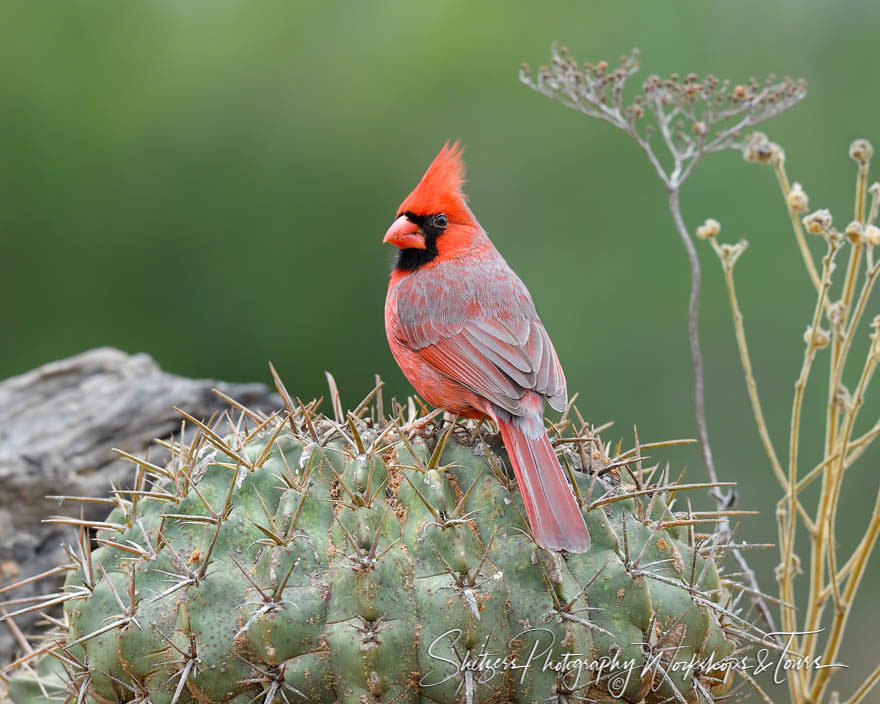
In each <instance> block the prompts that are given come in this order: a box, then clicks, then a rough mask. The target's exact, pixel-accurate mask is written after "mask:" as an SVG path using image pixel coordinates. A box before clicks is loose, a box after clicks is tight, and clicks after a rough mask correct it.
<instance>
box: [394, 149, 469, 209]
mask: <svg viewBox="0 0 880 704" xmlns="http://www.w3.org/2000/svg"><path fill="white" fill-rule="evenodd" d="M462 152H464V147H462V146H461V143H460V142H458V141H455V142H453V143H452V144H450V143H449V142H446V144H444V145H443V148H442V149H441V150H440V153H439V154H438V155H437V156H436V157H434V161H432V162H431V165H430V166H429V167H428V170H427V171H425V175H424V176H422V180H421V181H419V184H418V185H417V186H416V187H415V188H414V189H413V191H412V193H410V194H409V195H408V196H407V197H406V200H404V201H403V203H401V204H400V208H399V209H398V214H403V213H405V212H411V213H415V214H416V215H432V214H436V213H445V214H446V215H447V216H448V217H449V218H450V220H453V219H456V217H463V216H465V215H470V212H469V211H468V208H467V205H466V199H465V195H464V193H463V192H462V190H461V187H462V185H463V184H464V181H465V166H464V161H463V160H462V158H461V155H462Z"/></svg>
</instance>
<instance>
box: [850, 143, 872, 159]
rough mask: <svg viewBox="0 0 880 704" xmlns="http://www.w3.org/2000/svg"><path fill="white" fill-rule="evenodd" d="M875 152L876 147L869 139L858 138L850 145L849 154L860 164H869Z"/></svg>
mask: <svg viewBox="0 0 880 704" xmlns="http://www.w3.org/2000/svg"><path fill="white" fill-rule="evenodd" d="M873 154H874V147H873V146H872V145H871V143H870V142H869V141H868V140H867V139H857V140H855V141H854V142H853V143H852V144H850V145H849V155H850V157H851V158H853V159H855V160H856V161H857V162H859V163H860V164H867V163H868V162H869V161H870V160H871V156H872V155H873Z"/></svg>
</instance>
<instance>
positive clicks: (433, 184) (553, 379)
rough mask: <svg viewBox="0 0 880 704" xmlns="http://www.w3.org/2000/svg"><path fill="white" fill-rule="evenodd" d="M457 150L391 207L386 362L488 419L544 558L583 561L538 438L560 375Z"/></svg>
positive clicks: (572, 515)
mask: <svg viewBox="0 0 880 704" xmlns="http://www.w3.org/2000/svg"><path fill="white" fill-rule="evenodd" d="M461 152H462V149H461V147H460V145H459V143H458V142H456V143H454V144H452V145H450V144H449V143H447V144H446V145H445V146H444V147H443V149H441V150H440V153H439V154H438V155H437V157H436V158H435V159H434V161H433V162H432V163H431V165H430V166H429V167H428V170H427V171H426V172H425V175H424V176H423V177H422V180H421V181H420V182H419V184H418V185H417V186H416V188H415V190H413V192H412V193H410V194H409V195H408V196H407V197H406V200H404V201H403V203H402V204H401V205H400V208H399V209H398V212H397V219H396V220H395V221H394V223H393V224H392V225H391V227H390V228H388V231H387V232H386V233H385V238H384V240H383V241H384V242H389V243H391V244H393V245H395V246H396V247H398V248H399V252H398V253H397V260H396V263H395V265H394V269H393V271H392V272H391V281H390V282H389V284H388V294H387V297H386V299H385V332H386V334H387V335H388V344H389V345H390V346H391V352H392V354H393V355H394V359H395V360H396V361H397V363H398V364H399V365H400V368H401V370H402V371H403V373H404V374H405V375H406V377H407V379H409V381H410V383H411V384H412V385H413V386H414V387H415V389H416V391H417V392H418V393H419V394H420V395H421V396H422V397H423V398H425V400H427V401H428V402H429V403H430V404H431V405H433V406H436V407H438V408H444V409H446V410H447V411H450V412H452V413H455V414H458V415H459V416H463V417H466V418H485V417H489V418H491V419H492V420H493V421H494V422H495V423H496V425H497V426H498V428H499V429H500V430H501V436H502V438H503V440H504V445H505V447H506V448H507V452H508V454H509V456H510V460H511V463H512V464H513V471H514V474H515V475H516V480H517V483H518V485H519V488H520V491H521V492H522V497H523V501H524V503H525V507H526V513H527V514H528V518H529V525H530V526H531V530H532V534H533V536H534V538H535V541H536V542H537V543H538V545H540V546H541V547H544V548H547V549H549V550H567V551H569V552H586V551H587V550H588V549H589V547H590V534H589V533H588V532H587V527H586V524H585V523H584V518H583V515H582V513H581V510H580V508H579V507H578V505H577V501H576V500H575V497H574V495H573V494H572V491H571V488H570V487H569V485H568V483H567V481H566V478H565V475H564V474H563V472H562V468H561V467H560V465H559V460H558V459H557V458H556V454H555V453H554V451H553V446H552V445H551V444H550V439H549V438H548V437H547V431H546V430H545V429H544V404H545V403H549V404H550V406H551V407H552V408H555V409H556V410H558V411H561V410H563V409H564V408H565V405H566V403H567V398H568V396H567V393H566V389H565V376H564V375H563V373H562V367H561V366H560V364H559V359H558V358H557V356H556V350H554V349H553V343H552V342H550V338H549V337H548V335H547V332H546V331H545V330H544V326H543V325H542V324H541V321H540V319H539V318H538V314H537V313H536V312H535V306H534V304H533V303H532V297H531V296H530V295H529V292H528V290H527V289H526V287H525V285H524V284H523V282H522V281H520V280H519V277H517V275H516V274H514V273H513V270H512V269H511V268H510V267H509V266H508V265H507V262H505V261H504V259H503V258H502V256H501V254H499V252H498V250H497V249H495V247H494V245H493V244H492V242H491V241H490V240H489V237H488V236H487V235H486V232H485V231H484V230H483V228H482V227H480V224H479V223H478V222H477V220H476V218H475V217H474V215H473V213H471V211H470V209H469V208H468V206H467V203H466V200H465V196H464V193H463V192H462V190H461V188H462V184H463V183H464V162H463V161H462V158H461Z"/></svg>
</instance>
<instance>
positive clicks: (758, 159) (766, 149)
mask: <svg viewBox="0 0 880 704" xmlns="http://www.w3.org/2000/svg"><path fill="white" fill-rule="evenodd" d="M776 150H779V147H778V146H777V145H775V144H773V142H771V141H770V140H769V139H767V135H766V134H764V133H763V132H752V134H750V135H749V136H748V137H746V141H745V144H744V145H743V159H745V160H746V161H748V162H749V163H752V164H769V163H770V162H771V161H772V160H773V152H774V151H776ZM779 151H781V150H779Z"/></svg>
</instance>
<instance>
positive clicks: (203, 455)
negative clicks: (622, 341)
mask: <svg viewBox="0 0 880 704" xmlns="http://www.w3.org/2000/svg"><path fill="white" fill-rule="evenodd" d="M276 380H277V378H276ZM278 384H279V391H280V392H281V394H282V398H283V399H284V400H285V409H284V411H279V412H278V413H276V414H275V415H273V416H271V417H268V418H267V417H265V416H263V415H261V414H259V413H256V412H253V411H249V410H247V409H240V410H241V415H240V416H239V417H238V419H237V420H236V421H235V422H234V423H233V422H232V421H230V420H229V419H228V418H227V426H226V427H227V429H226V430H220V426H219V425H213V426H209V425H207V424H204V423H202V422H200V421H198V420H196V419H194V418H190V417H188V416H187V422H188V423H189V424H191V425H192V426H194V427H192V428H188V430H189V432H188V433H186V435H189V436H190V438H189V439H188V440H186V439H181V440H180V441H179V442H170V443H165V446H166V447H167V448H169V449H170V450H171V452H172V460H171V461H170V463H169V464H168V465H167V466H157V465H154V464H151V463H149V462H148V461H146V460H143V459H140V458H136V457H131V459H132V460H133V461H134V462H135V464H136V467H137V477H136V480H135V483H134V488H133V489H132V490H130V491H124V492H117V493H116V494H115V495H116V496H117V497H118V500H117V503H118V505H117V507H116V508H115V509H113V511H112V512H111V513H110V515H109V516H108V517H107V518H106V520H105V521H104V522H102V523H100V524H98V525H97V526H96V528H97V533H96V541H97V544H98V547H97V548H94V549H92V547H90V541H89V540H88V531H87V530H86V528H87V527H88V526H87V525H86V524H87V523H88V522H87V521H72V522H73V523H74V524H76V525H79V527H80V536H81V538H80V543H79V545H77V546H74V547H73V548H71V549H70V550H69V554H70V556H71V564H70V565H69V566H68V570H69V571H68V574H67V577H66V582H65V587H64V590H63V591H62V592H61V593H60V595H59V596H58V597H56V599H57V600H61V601H63V602H64V617H63V620H58V621H57V623H56V624H55V625H56V628H57V632H56V634H55V636H54V640H53V639H52V638H49V639H47V640H46V646H45V647H44V648H43V649H40V650H39V651H36V652H38V653H39V652H42V653H43V655H42V659H41V660H39V661H38V663H37V666H36V668H34V669H28V671H26V672H23V671H19V674H18V675H17V676H16V677H15V678H13V680H12V681H11V684H10V696H11V697H12V699H13V701H14V702H16V704H36V703H37V702H41V703H42V702H49V701H70V702H73V701H77V702H79V701H85V702H91V703H95V704H97V703H100V704H105V703H108V702H147V701H149V702H152V704H186V703H187V702H230V703H234V704H247V703H248V702H257V701H259V702H267V703H269V702H290V703H293V702H298V701H304V702H313V703H318V702H342V703H345V704H349V703H351V704H355V703H357V704H361V703H363V702H370V703H376V704H378V703H380V702H399V703H404V702H426V703H427V702H430V703H437V704H439V703H446V702H449V703H452V702H539V701H540V702H543V701H557V702H569V701H570V702H575V701H601V702H661V701H682V702H711V701H713V697H717V696H719V695H722V694H724V693H725V692H726V691H727V688H728V687H729V686H730V682H729V679H730V678H729V677H728V678H726V679H725V677H724V673H723V671H722V672H720V673H719V672H718V671H713V668H712V666H711V665H709V664H707V663H706V662H701V663H699V664H698V665H697V666H696V667H684V666H683V664H685V663H688V662H691V663H693V662H694V661H705V659H706V658H709V657H710V656H711V657H712V658H713V659H714V661H715V662H718V661H723V659H724V658H725V657H727V656H729V655H731V653H733V652H734V651H735V650H736V649H737V648H738V647H739V646H738V643H741V642H742V641H743V639H744V638H745V639H746V640H748V639H750V638H751V639H753V638H754V637H760V631H759V629H757V627H755V626H753V625H751V624H750V623H748V622H747V621H745V620H743V618H742V617H741V616H739V615H737V612H736V611H735V610H733V609H732V607H730V601H731V596H730V594H729V591H728V589H729V588H731V589H732V588H733V583H732V582H729V581H728V580H725V579H724V578H723V577H721V576H720V575H719V569H718V564H717V561H716V555H718V554H721V553H722V552H723V550H724V546H723V545H720V544H718V541H717V539H716V537H715V536H713V535H711V534H708V535H700V534H697V533H695V532H694V525H695V524H697V523H699V522H703V523H705V522H707V520H711V519H706V518H705V517H700V516H699V515H697V514H692V513H691V512H690V511H689V510H688V511H684V512H679V513H675V512H673V510H672V506H673V505H674V502H673V501H672V500H671V499H670V497H671V496H672V495H673V494H676V493H678V494H679V495H682V494H684V493H686V491H687V490H688V489H690V488H699V486H700V485H681V484H676V483H675V482H672V483H670V482H669V477H668V471H667V472H662V471H659V470H656V469H647V468H643V467H642V456H641V450H642V449H644V447H645V446H642V447H641V448H640V447H639V446H638V443H636V447H635V448H633V450H631V451H629V452H625V453H622V454H620V453H616V454H615V453H609V452H608V451H607V449H608V448H606V446H605V445H604V444H603V442H602V440H601V439H600V438H599V437H598V435H596V433H595V432H594V431H593V428H592V426H590V425H589V424H587V423H584V422H574V421H573V420H571V419H568V418H564V419H563V421H562V422H561V423H559V424H556V425H554V426H552V427H551V437H552V438H553V439H554V443H555V444H556V446H557V447H558V448H559V451H560V453H561V456H562V459H563V466H564V467H566V468H567V470H568V471H569V474H570V477H571V478H572V480H573V482H574V486H575V487H576V494H577V496H578V500H579V501H580V502H581V504H582V505H583V506H584V515H585V517H586V521H587V525H588V527H589V530H590V533H591V535H592V539H593V547H592V549H591V550H590V551H589V552H587V553H585V554H582V555H569V554H560V553H554V552H549V551H546V550H543V549H541V548H539V547H537V546H536V545H535V543H534V542H533V540H532V539H531V537H530V536H529V533H528V523H527V522H526V520H525V517H524V516H525V514H524V510H523V505H522V501H521V498H520V496H519V494H518V492H517V490H516V486H515V484H514V483H513V480H512V479H511V475H510V474H509V473H508V472H507V471H506V467H507V466H508V462H507V459H506V457H505V454H504V449H503V445H502V444H501V443H500V439H499V438H498V437H497V435H495V434H493V429H492V428H491V427H489V426H488V425H486V424H482V425H481V424H477V423H476V422H474V421H467V422H465V423H462V422H458V421H455V420H453V419H451V418H445V419H444V417H443V416H441V415H439V414H438V412H437V411H434V412H432V413H427V412H425V413H424V414H419V413H416V412H415V410H414V409H415V405H414V403H413V401H410V403H409V405H408V407H407V408H401V407H399V406H397V404H394V408H393V411H394V413H393V414H392V417H391V418H390V419H387V418H385V417H384V414H383V410H382V402H381V390H380V388H381V384H380V387H377V390H376V391H375V392H374V393H373V394H371V397H368V399H367V400H365V402H364V403H362V404H360V406H359V407H358V408H357V409H356V410H355V411H354V412H352V413H348V414H346V415H344V416H343V414H342V413H341V411H340V408H341V406H340V404H339V403H338V396H337V397H335V398H334V403H333V408H334V411H335V412H334V417H333V418H328V417H325V416H323V415H320V414H319V413H318V412H317V404H315V403H314V402H313V403H311V404H302V403H298V404H294V403H293V402H291V400H290V396H289V395H288V394H287V393H286V391H285V390H284V387H283V385H281V384H280V381H279V382H278ZM377 392H378V393H377ZM373 398H374V399H376V401H375V404H374V405H372V406H370V405H369V403H370V402H371V401H372V399H373ZM573 414H574V415H576V416H577V417H578V418H580V416H579V414H577V412H576V409H574V411H573ZM184 415H186V414H184ZM193 431H195V432H193ZM221 433H223V434H224V436H223V437H221ZM193 435H194V437H193ZM618 449H619V448H618ZM609 454H612V455H613V456H609ZM703 486H705V485H703ZM680 500H681V499H680ZM57 520H69V519H57ZM38 606H45V604H41V605H38ZM28 608H34V607H28ZM11 615H12V616H14V613H13V614H11ZM751 634H754V635H751ZM487 654H491V656H490V655H487ZM505 657H506V658H507V660H506V661H501V660H497V659H500V658H505ZM600 665H601V666H602V669H601V670H599V669H597V668H598V667H599V666H600Z"/></svg>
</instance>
